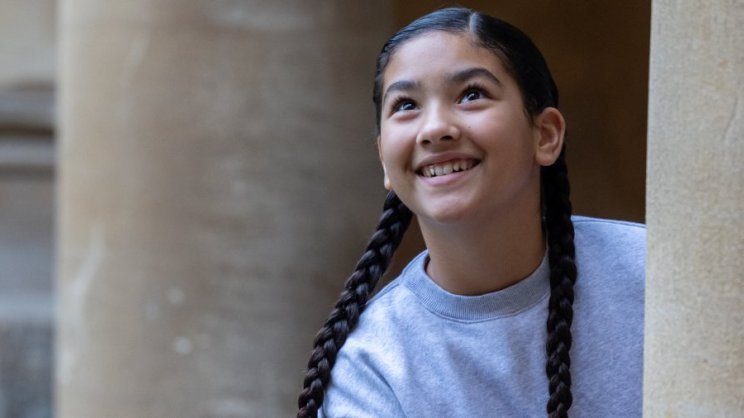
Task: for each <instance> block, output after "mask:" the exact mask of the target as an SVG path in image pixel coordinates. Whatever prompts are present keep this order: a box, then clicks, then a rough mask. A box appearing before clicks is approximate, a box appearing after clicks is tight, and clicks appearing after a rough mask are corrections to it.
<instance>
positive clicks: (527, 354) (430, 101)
mask: <svg viewBox="0 0 744 418" xmlns="http://www.w3.org/2000/svg"><path fill="white" fill-rule="evenodd" d="M373 99H374V102H375V105H376V112H377V126H378V139H377V141H378V147H379V153H380V160H381V162H382V166H383V170H384V184H385V187H386V188H387V189H388V190H390V193H389V195H388V197H387V199H386V201H385V206H384V212H383V215H382V218H381V220H380V224H379V227H378V229H377V231H376V232H375V234H374V235H373V236H372V239H371V240H370V243H369V246H368V248H367V250H366V252H365V253H364V255H363V256H362V258H361V260H360V261H359V263H358V264H357V267H356V269H355V271H354V273H353V274H352V275H351V277H350V278H349V279H348V281H347V283H346V287H345V290H344V292H343V293H342V294H341V297H340V300H339V301H338V303H337V304H336V307H335V309H334V310H333V311H332V312H331V315H330V317H329V319H328V321H327V322H326V323H325V325H324V326H323V328H322V329H321V330H320V332H319V333H318V335H317V337H316V340H315V348H314V350H313V353H312V356H311V359H310V362H309V367H308V371H307V374H306V376H305V382H304V390H303V391H302V393H301V395H300V398H299V406H300V410H299V413H298V417H315V416H317V415H318V414H320V415H321V416H325V417H334V418H336V417H384V418H388V417H499V416H509V417H512V416H520V417H521V416H529V417H533V416H541V415H545V413H546V406H545V405H547V415H548V416H551V417H565V416H567V414H568V410H569V408H571V412H572V416H583V417H610V416H612V417H618V416H640V414H641V398H642V396H641V395H642V394H641V382H642V357H643V356H642V352H643V348H642V345H643V325H642V324H643V281H644V266H643V257H644V253H645V246H644V243H645V230H644V228H643V227H642V226H640V225H635V224H630V223H627V222H617V221H605V220H598V219H590V218H581V217H574V218H572V217H571V203H570V202H569V186H568V178H567V175H566V164H565V160H564V152H563V149H564V147H563V139H564V134H565V122H564V119H563V116H562V115H561V113H560V112H559V111H558V109H557V106H558V91H557V89H556V87H555V84H554V82H553V79H552V77H551V75H550V72H549V71H548V68H547V65H546V64H545V61H544V59H543V57H542V56H541V54H540V53H539V51H538V50H537V49H536V47H535V46H534V45H533V43H532V42H531V41H530V40H529V38H528V37H527V36H526V35H524V34H523V33H522V32H520V31H519V30H518V29H516V28H514V27H513V26H511V25H509V24H507V23H505V22H503V21H500V20H497V19H495V18H492V17H490V16H486V15H483V14H480V13H476V12H473V11H471V10H467V9H462V8H451V9H443V10H439V11H436V12H434V13H431V14H429V15H426V16H424V17H422V18H420V19H418V20H416V21H414V22H413V23H411V24H410V25H408V26H407V27H405V28H403V29H402V30H401V31H400V32H398V33H397V34H395V35H394V36H393V37H392V38H391V39H390V40H389V41H388V42H387V43H386V44H385V46H384V47H383V49H382V52H381V53H380V56H379V57H378V61H377V74H376V76H375V86H374V93H373ZM412 213H413V214H415V215H416V216H417V218H418V221H419V225H420V227H421V232H422V235H423V237H424V241H425V242H426V247H427V250H426V251H424V252H423V253H422V254H420V255H419V256H418V257H416V258H415V259H414V260H413V261H412V262H411V263H410V264H409V265H408V267H406V269H405V270H404V271H403V273H402V274H401V275H400V277H398V278H397V279H396V280H394V281H393V282H391V283H390V284H389V285H388V286H387V287H385V288H384V289H383V290H382V291H380V292H379V294H377V295H376V296H375V297H374V298H373V299H372V300H371V301H369V302H368V298H369V296H370V293H371V292H372V290H373V289H374V287H375V285H376V283H377V281H378V279H379V278H380V276H381V275H382V274H383V273H384V271H385V269H386V268H387V266H388V263H389V261H390V259H391V257H392V255H393V252H394V251H395V248H396V247H397V245H398V243H399V242H400V239H401V237H402V235H403V233H404V231H405V229H406V227H407V226H408V223H409V220H410V218H411V216H412ZM362 311H364V313H362Z"/></svg>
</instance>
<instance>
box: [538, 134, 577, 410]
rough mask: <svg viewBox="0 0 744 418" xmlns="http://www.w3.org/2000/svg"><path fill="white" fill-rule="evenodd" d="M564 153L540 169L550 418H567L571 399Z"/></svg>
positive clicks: (571, 252) (570, 265) (571, 249)
mask: <svg viewBox="0 0 744 418" xmlns="http://www.w3.org/2000/svg"><path fill="white" fill-rule="evenodd" d="M564 153H565V148H564V150H562V151H561V154H560V156H559V157H558V160H557V161H556V162H555V163H554V164H553V165H551V166H549V167H543V168H542V170H543V173H542V181H543V188H544V189H543V190H544V191H545V206H546V210H545V228H546V230H547V235H548V262H549V263H550V289H551V290H550V305H549V313H548V324H547V326H548V342H547V347H546V349H547V354H548V361H547V365H546V368H545V370H546V372H547V375H548V380H549V384H548V386H549V393H550V399H549V400H548V405H547V412H548V416H549V417H551V418H559V417H560V418H563V417H567V416H568V409H569V408H570V407H571V403H572V402H573V396H572V395H571V370H570V368H571V358H570V356H569V354H570V353H569V352H570V350H571V340H572V338H571V322H572V321H573V306H572V305H573V300H574V291H573V285H574V283H575V282H576V261H575V255H576V249H575V246H574V228H573V223H572V222H571V212H572V209H571V201H570V200H569V184H568V172H567V169H566V161H565V156H564Z"/></svg>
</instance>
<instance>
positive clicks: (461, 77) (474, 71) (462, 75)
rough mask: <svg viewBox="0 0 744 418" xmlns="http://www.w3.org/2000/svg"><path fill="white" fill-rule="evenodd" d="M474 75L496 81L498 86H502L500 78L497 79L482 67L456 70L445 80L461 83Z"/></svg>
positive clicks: (474, 76)
mask: <svg viewBox="0 0 744 418" xmlns="http://www.w3.org/2000/svg"><path fill="white" fill-rule="evenodd" d="M476 77H485V78H487V79H489V80H491V81H493V82H494V83H496V84H497V85H498V86H499V87H501V86H503V84H501V80H499V79H498V77H496V76H495V75H493V73H492V72H490V71H488V70H486V69H485V68H482V67H474V68H468V69H465V70H462V71H458V72H456V73H454V74H450V75H448V76H447V82H449V83H462V82H464V81H467V80H470V79H471V78H476Z"/></svg>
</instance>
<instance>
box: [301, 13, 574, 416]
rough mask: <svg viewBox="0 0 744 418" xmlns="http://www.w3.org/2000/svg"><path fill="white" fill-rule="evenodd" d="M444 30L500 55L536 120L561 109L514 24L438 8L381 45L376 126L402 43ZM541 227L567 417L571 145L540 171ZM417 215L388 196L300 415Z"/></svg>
mask: <svg viewBox="0 0 744 418" xmlns="http://www.w3.org/2000/svg"><path fill="white" fill-rule="evenodd" d="M433 31H445V32H451V33H462V34H464V35H469V36H471V37H472V39H473V41H474V42H476V43H477V44H478V45H479V46H482V47H483V48H486V49H488V50H490V51H492V52H493V53H494V54H496V56H498V57H499V58H500V59H501V61H502V64H503V65H504V66H505V68H506V70H507V71H508V72H509V74H510V75H511V76H512V77H513V78H514V79H515V81H516V82H517V85H518V86H519V88H520V91H521V93H522V99H523V102H524V107H525V112H526V113H527V115H528V116H529V117H530V119H532V118H533V117H534V116H536V115H538V114H540V113H541V112H542V111H543V110H544V109H545V108H547V107H557V106H558V89H557V88H556V85H555V82H554V81H553V78H552V76H551V75H550V71H549V70H548V66H547V64H546V63H545V59H544V58H543V56H542V54H540V51H539V50H538V49H537V47H536V46H535V45H534V44H533V43H532V41H531V40H530V39H529V37H527V35H525V34H524V33H523V32H521V31H520V30H519V29H517V28H515V27H514V26H512V25H510V24H508V23H506V22H504V21H501V20H499V19H496V18H494V17H491V16H488V15H484V14H481V13H478V12H474V11H472V10H469V9H465V8H447V9H441V10H437V11H435V12H433V13H430V14H428V15H425V16H423V17H421V18H419V19H417V20H415V21H414V22H412V23H410V24H409V25H408V26H406V27H405V28H403V29H401V30H400V31H399V32H398V33H396V34H395V35H393V36H392V37H391V38H390V39H389V40H388V41H387V42H386V43H385V45H384V46H383V47H382V51H381V52H380V55H379V56H378V59H377V71H376V74H375V83H374V90H373V97H372V98H373V101H374V103H375V108H376V118H377V129H378V131H379V128H380V114H381V93H382V85H383V81H384V80H383V75H384V72H385V68H387V65H388V63H389V62H390V59H391V57H392V56H393V54H394V53H395V51H396V50H397V48H399V47H400V46H401V45H402V44H404V43H405V42H406V41H408V40H410V39H413V38H415V37H417V36H419V35H422V34H424V33H428V32H433ZM541 183H542V191H543V202H542V205H543V212H544V217H543V228H544V230H545V232H546V234H547V241H548V262H549V265H550V288H551V295H550V302H549V313H548V322H547V328H548V341H547V345H546V350H547V359H548V360H547V365H546V373H547V377H548V391H549V394H550V398H549V400H548V404H547V413H548V416H550V417H565V416H567V412H568V409H569V408H570V407H571V403H572V395H571V373H570V366H571V359H570V357H569V352H570V349H571V341H572V338H571V323H572V319H573V307H572V305H573V298H574V294H573V285H574V283H575V281H576V263H575V247H574V228H573V223H572V222H571V213H572V208H571V202H570V200H569V183H568V175H567V169H566V163H565V148H564V149H563V150H561V153H560V155H559V157H558V159H557V160H556V162H555V163H554V164H553V165H551V166H548V167H542V168H541ZM410 218H411V212H410V211H409V210H408V208H406V207H405V205H403V203H401V202H400V200H398V198H397V197H396V196H395V194H394V193H393V192H390V194H389V195H388V197H387V199H386V201H385V209H384V212H383V216H382V218H381V220H380V225H379V226H378V229H377V231H376V232H375V234H374V235H373V236H372V239H371V240H370V243H369V245H368V247H367V250H366V251H365V253H364V255H363V256H362V258H361V260H360V261H359V263H358V264H357V267H356V269H355V270H354V273H352V275H351V277H349V279H348V280H347V282H346V285H345V289H344V291H343V293H342V294H341V297H340V299H339V301H338V302H337V303H336V306H335V308H334V310H333V311H332V312H331V315H330V316H329V318H328V320H327V321H326V323H325V324H324V325H323V327H322V328H321V330H320V331H319V332H318V334H317V336H316V338H315V342H314V349H313V353H312V356H311V358H310V362H309V364H308V371H307V373H306V375H305V381H304V389H303V391H302V393H301V394H300V397H299V407H300V410H299V412H298V414H297V416H298V417H316V416H317V410H318V408H320V405H321V404H322V403H323V396H324V392H325V389H326V387H327V386H328V383H329V382H330V370H331V368H332V367H333V364H334V362H335V360H336V354H337V353H338V350H339V349H340V348H341V346H342V345H343V343H344V342H345V341H346V338H347V337H348V335H349V333H350V332H351V331H352V330H353V328H354V326H355V325H356V323H357V321H358V319H359V315H360V313H361V312H362V311H363V310H364V308H365V305H366V303H367V301H368V299H369V295H370V293H371V292H372V289H373V288H374V286H375V285H376V284H377V281H378V280H379V278H380V276H381V275H382V274H383V273H384V272H385V270H386V268H387V266H388V264H389V262H390V259H391V258H392V255H393V251H394V250H395V248H397V246H398V244H399V243H400V239H401V238H402V236H403V233H404V232H405V229H406V228H407V226H408V223H409V221H410Z"/></svg>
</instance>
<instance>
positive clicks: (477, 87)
mask: <svg viewBox="0 0 744 418" xmlns="http://www.w3.org/2000/svg"><path fill="white" fill-rule="evenodd" d="M470 93H478V94H480V95H481V97H479V98H489V97H490V96H489V94H488V90H487V89H486V88H485V87H484V86H483V85H482V84H480V83H476V82H471V83H469V84H468V86H467V87H465V90H464V91H463V93H462V95H461V96H460V100H459V102H461V101H462V100H463V99H464V98H465V97H466V96H467V95H468V94H470ZM476 100H477V99H476Z"/></svg>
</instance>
